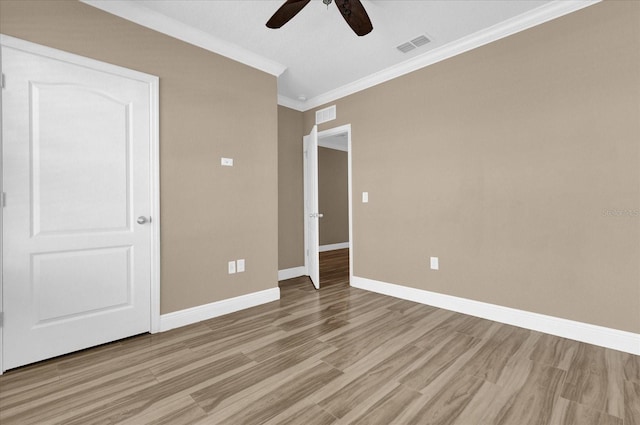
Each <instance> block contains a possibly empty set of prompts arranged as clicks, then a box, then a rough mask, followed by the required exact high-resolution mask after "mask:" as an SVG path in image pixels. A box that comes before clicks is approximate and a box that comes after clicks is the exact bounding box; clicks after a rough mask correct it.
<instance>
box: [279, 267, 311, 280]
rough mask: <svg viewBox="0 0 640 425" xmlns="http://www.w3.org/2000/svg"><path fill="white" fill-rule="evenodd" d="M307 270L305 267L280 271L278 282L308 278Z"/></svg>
mask: <svg viewBox="0 0 640 425" xmlns="http://www.w3.org/2000/svg"><path fill="white" fill-rule="evenodd" d="M306 275H307V268H306V267H305V266H300V267H292V268H290V269H284V270H278V281H281V280H287V279H293V278H294V277H300V276H306Z"/></svg>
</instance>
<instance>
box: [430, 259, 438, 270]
mask: <svg viewBox="0 0 640 425" xmlns="http://www.w3.org/2000/svg"><path fill="white" fill-rule="evenodd" d="M439 268H440V264H439V261H438V257H431V270H439Z"/></svg>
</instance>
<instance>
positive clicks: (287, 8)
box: [267, 0, 373, 36]
mask: <svg viewBox="0 0 640 425" xmlns="http://www.w3.org/2000/svg"><path fill="white" fill-rule="evenodd" d="M310 1H311V0H286V1H285V3H284V4H283V5H282V6H280V8H279V9H278V10H276V13H274V14H273V16H272V17H271V19H269V21H267V27H269V28H280V27H281V26H283V25H284V24H286V23H287V22H289V21H290V20H291V18H293V17H294V16H296V15H297V14H298V12H300V11H301V10H302V8H303V7H305V6H306V5H307V4H309V2H310ZM331 1H332V0H322V2H323V3H324V4H326V5H327V7H328V6H329V5H330V4H331ZM335 4H336V6H338V9H339V10H340V14H341V15H342V17H343V18H344V20H345V21H347V24H348V25H349V26H350V27H351V29H352V30H353V32H355V33H356V34H357V35H359V36H363V35H367V34H369V33H370V32H371V30H373V25H372V24H371V19H369V15H367V11H366V10H364V6H362V3H360V0H335Z"/></svg>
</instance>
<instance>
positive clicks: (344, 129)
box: [303, 124, 353, 285]
mask: <svg viewBox="0 0 640 425" xmlns="http://www.w3.org/2000/svg"><path fill="white" fill-rule="evenodd" d="M345 133H346V134H347V180H348V182H347V184H348V194H349V202H348V204H349V284H351V281H352V280H353V205H352V203H353V196H352V194H353V192H352V181H351V180H352V178H351V176H352V171H351V124H345V125H341V126H339V127H334V128H329V129H327V130H323V131H318V146H319V147H322V146H321V144H320V140H321V139H323V138H326V137H331V136H336V135H338V134H345ZM306 174H307V167H306V166H303V179H306ZM303 188H304V194H303V200H304V199H307V185H306V184H303ZM304 204H305V205H304V272H305V274H306V275H307V276H308V275H309V258H308V255H307V252H308V250H309V236H308V234H307V233H308V220H309V212H308V211H307V205H306V203H304ZM319 243H320V241H318V244H319ZM318 285H320V282H318Z"/></svg>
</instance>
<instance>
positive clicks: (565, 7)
mask: <svg viewBox="0 0 640 425" xmlns="http://www.w3.org/2000/svg"><path fill="white" fill-rule="evenodd" d="M599 2H600V0H556V1H553V2H550V3H547V4H544V5H542V6H540V7H538V8H536V9H534V10H531V11H529V12H526V13H523V14H521V15H518V16H515V17H513V18H511V19H507V20H506V21H503V22H501V23H499V24H496V25H494V26H492V27H489V28H485V29H483V30H480V31H478V32H475V33H473V34H470V35H468V36H466V37H463V38H461V39H459V40H456V41H453V42H451V43H449V44H445V45H444V46H441V47H438V48H435V49H433V50H430V51H428V52H426V53H425V54H423V55H420V56H416V57H413V58H411V59H409V60H407V61H405V62H402V63H399V64H397V65H394V66H391V67H389V68H386V69H383V70H382V71H379V72H376V73H374V74H371V75H369V76H367V77H364V78H361V79H359V80H357V81H354V82H352V83H349V84H346V85H344V86H342V87H338V88H337V89H334V90H330V91H328V92H326V93H323V94H321V95H318V96H316V97H313V98H311V99H309V100H307V101H306V102H304V103H303V104H302V105H300V106H302V111H308V110H309V109H313V108H316V107H318V106H321V105H324V104H325V103H329V102H333V101H335V100H337V99H340V98H343V97H345V96H348V95H350V94H353V93H357V92H359V91H362V90H365V89H368V88H370V87H373V86H376V85H378V84H381V83H384V82H385V81H389V80H393V79H394V78H397V77H400V76H402V75H405V74H408V73H410V72H413V71H416V70H418V69H421V68H424V67H426V66H429V65H433V64H434V63H437V62H440V61H443V60H445V59H449V58H451V57H453V56H456V55H459V54H461V53H464V52H467V51H469V50H473V49H475V48H477V47H480V46H484V45H485V44H489V43H492V42H494V41H497V40H500V39H502V38H505V37H508V36H510V35H512V34H515V33H518V32H520V31H524V30H526V29H529V28H531V27H534V26H536V25H540V24H543V23H545V22H548V21H551V20H553V19H556V18H559V17H561V16H564V15H567V14H569V13H571V12H575V11H577V10H580V9H583V8H585V7H588V6H591V5H593V4H596V3H599ZM294 109H297V108H294ZM298 110H300V109H298Z"/></svg>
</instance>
